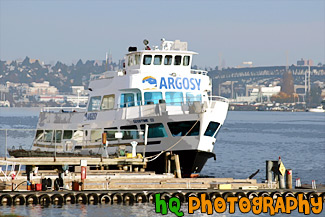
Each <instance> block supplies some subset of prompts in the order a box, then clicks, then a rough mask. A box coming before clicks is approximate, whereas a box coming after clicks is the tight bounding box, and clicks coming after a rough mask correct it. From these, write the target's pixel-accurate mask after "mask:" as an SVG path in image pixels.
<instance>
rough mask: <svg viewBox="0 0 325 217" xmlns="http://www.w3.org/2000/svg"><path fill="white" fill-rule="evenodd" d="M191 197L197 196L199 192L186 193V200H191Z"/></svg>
mask: <svg viewBox="0 0 325 217" xmlns="http://www.w3.org/2000/svg"><path fill="white" fill-rule="evenodd" d="M189 197H197V194H196V193H194V192H189V193H186V194H185V198H186V202H188V201H189Z"/></svg>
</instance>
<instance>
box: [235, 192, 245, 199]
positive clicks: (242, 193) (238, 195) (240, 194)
mask: <svg viewBox="0 0 325 217" xmlns="http://www.w3.org/2000/svg"><path fill="white" fill-rule="evenodd" d="M235 195H236V197H238V199H240V198H242V197H247V195H246V194H245V193H244V192H237V193H236V194H235Z"/></svg>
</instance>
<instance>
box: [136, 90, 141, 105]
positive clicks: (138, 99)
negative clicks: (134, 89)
mask: <svg viewBox="0 0 325 217" xmlns="http://www.w3.org/2000/svg"><path fill="white" fill-rule="evenodd" d="M141 104H142V96H141V93H139V92H138V93H137V105H141Z"/></svg>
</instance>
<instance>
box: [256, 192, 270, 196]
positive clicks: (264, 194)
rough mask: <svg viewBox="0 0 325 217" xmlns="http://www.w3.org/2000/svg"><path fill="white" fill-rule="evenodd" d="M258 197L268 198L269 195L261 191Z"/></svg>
mask: <svg viewBox="0 0 325 217" xmlns="http://www.w3.org/2000/svg"><path fill="white" fill-rule="evenodd" d="M258 196H260V197H270V194H269V193H268V192H266V191H262V192H260V193H258Z"/></svg>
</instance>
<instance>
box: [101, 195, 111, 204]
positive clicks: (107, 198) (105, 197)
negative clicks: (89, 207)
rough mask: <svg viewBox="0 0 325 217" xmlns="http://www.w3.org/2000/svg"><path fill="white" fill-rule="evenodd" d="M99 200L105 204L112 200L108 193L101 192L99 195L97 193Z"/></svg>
mask: <svg viewBox="0 0 325 217" xmlns="http://www.w3.org/2000/svg"><path fill="white" fill-rule="evenodd" d="M99 202H100V203H106V204H107V203H110V202H112V199H111V197H110V196H109V195H108V194H101V195H99Z"/></svg>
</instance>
